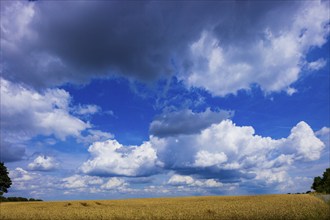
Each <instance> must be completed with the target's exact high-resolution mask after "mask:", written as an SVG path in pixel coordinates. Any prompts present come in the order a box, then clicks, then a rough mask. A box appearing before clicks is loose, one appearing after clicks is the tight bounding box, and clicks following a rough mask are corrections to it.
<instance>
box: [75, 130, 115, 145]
mask: <svg viewBox="0 0 330 220" xmlns="http://www.w3.org/2000/svg"><path fill="white" fill-rule="evenodd" d="M112 138H114V135H113V134H111V133H109V132H104V131H100V130H94V129H88V130H87V135H81V136H79V137H78V138H77V141H78V142H81V143H84V144H92V143H94V142H98V141H106V140H108V139H112Z"/></svg>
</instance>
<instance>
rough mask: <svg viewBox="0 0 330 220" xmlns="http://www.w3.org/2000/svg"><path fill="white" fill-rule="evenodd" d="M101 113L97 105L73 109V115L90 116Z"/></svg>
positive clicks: (80, 106)
mask: <svg viewBox="0 0 330 220" xmlns="http://www.w3.org/2000/svg"><path fill="white" fill-rule="evenodd" d="M100 111H101V107H100V106H97V105H79V106H77V107H76V109H74V113H76V114H78V115H92V114H95V113H98V112H100Z"/></svg>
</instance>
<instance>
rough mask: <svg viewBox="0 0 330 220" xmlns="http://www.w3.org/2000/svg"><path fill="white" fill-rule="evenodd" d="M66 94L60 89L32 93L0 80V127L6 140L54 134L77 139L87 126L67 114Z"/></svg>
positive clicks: (27, 89)
mask: <svg viewBox="0 0 330 220" xmlns="http://www.w3.org/2000/svg"><path fill="white" fill-rule="evenodd" d="M69 104H70V95H69V93H67V92H66V91H64V90H62V89H47V90H46V91H45V92H44V93H39V92H36V91H35V90H33V89H29V88H26V87H24V86H22V85H20V84H14V83H11V82H9V81H7V80H5V79H2V78H1V127H2V131H3V134H4V135H3V136H2V137H6V138H7V139H10V140H17V139H29V138H31V137H33V136H35V135H39V134H40V135H46V136H49V135H54V136H56V137H57V138H59V139H61V140H64V139H65V138H66V137H67V136H79V135H80V132H81V131H82V130H85V129H86V128H88V127H90V125H89V124H88V123H85V122H83V121H82V120H80V119H79V118H76V117H74V116H72V115H71V114H70V112H69Z"/></svg>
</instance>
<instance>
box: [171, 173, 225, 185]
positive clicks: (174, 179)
mask: <svg viewBox="0 0 330 220" xmlns="http://www.w3.org/2000/svg"><path fill="white" fill-rule="evenodd" d="M168 184H170V185H176V186H178V185H187V186H195V187H210V188H212V187H222V186H223V184H222V183H220V182H218V181H217V180H215V179H206V180H195V179H194V178H192V177H191V176H182V175H177V174H175V175H173V176H171V178H170V179H169V180H168Z"/></svg>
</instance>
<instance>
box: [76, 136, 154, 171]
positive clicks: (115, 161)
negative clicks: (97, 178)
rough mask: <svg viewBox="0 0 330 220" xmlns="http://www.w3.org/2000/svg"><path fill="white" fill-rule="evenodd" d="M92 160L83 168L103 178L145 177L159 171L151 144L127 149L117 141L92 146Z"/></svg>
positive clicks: (146, 143) (97, 143) (147, 143)
mask: <svg viewBox="0 0 330 220" xmlns="http://www.w3.org/2000/svg"><path fill="white" fill-rule="evenodd" d="M88 151H89V152H90V153H91V159H89V160H88V161H86V162H85V163H84V164H83V165H82V166H81V170H82V172H84V173H86V174H94V175H102V176H116V175H120V176H143V175H150V174H152V173H154V172H155V171H156V170H157V166H158V165H157V155H156V151H155V150H154V149H153V148H152V146H151V144H150V143H149V142H145V143H143V144H142V145H141V146H129V147H125V146H123V145H121V144H120V143H118V142H117V141H116V140H107V141H104V142H96V143H94V144H92V145H91V146H90V147H89V149H88Z"/></svg>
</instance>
